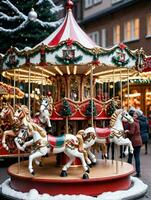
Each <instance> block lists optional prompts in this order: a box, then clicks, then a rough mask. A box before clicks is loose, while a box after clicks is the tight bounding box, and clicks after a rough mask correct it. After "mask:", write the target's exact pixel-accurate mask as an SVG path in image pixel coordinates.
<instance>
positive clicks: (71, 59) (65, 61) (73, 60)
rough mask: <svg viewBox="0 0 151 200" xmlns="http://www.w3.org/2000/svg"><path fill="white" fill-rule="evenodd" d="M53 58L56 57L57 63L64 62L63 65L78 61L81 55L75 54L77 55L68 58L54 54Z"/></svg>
mask: <svg viewBox="0 0 151 200" xmlns="http://www.w3.org/2000/svg"><path fill="white" fill-rule="evenodd" d="M55 58H56V59H57V61H58V62H59V63H61V64H65V65H69V64H75V63H78V62H79V61H81V60H82V58H83V56H77V57H74V58H69V59H68V58H63V57H60V56H58V55H56V56H55Z"/></svg>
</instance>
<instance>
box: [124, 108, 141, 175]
mask: <svg viewBox="0 0 151 200" xmlns="http://www.w3.org/2000/svg"><path fill="white" fill-rule="evenodd" d="M129 114H130V115H131V116H132V117H133V119H134V123H133V124H129V127H128V130H129V131H128V133H127V137H128V138H129V139H130V140H131V142H132V145H133V147H134V154H129V157H128V163H130V164H132V159H133V155H134V158H135V168H136V175H135V176H136V177H141V167H140V151H141V146H142V138H141V134H140V126H139V120H138V114H137V113H136V112H135V111H130V112H129Z"/></svg>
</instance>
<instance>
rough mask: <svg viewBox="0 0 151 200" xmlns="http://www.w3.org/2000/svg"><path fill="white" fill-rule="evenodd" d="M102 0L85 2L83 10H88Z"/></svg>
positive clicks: (86, 0)
mask: <svg viewBox="0 0 151 200" xmlns="http://www.w3.org/2000/svg"><path fill="white" fill-rule="evenodd" d="M101 2H102V0H85V8H89V7H91V6H93V5H95V4H97V3H101Z"/></svg>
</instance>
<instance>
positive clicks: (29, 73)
mask: <svg viewBox="0 0 151 200" xmlns="http://www.w3.org/2000/svg"><path fill="white" fill-rule="evenodd" d="M30 76H31V68H30V66H29V71H28V109H29V116H30V114H31V113H30V107H31V102H30V100H31V98H30V92H31V85H30V82H31V79H30Z"/></svg>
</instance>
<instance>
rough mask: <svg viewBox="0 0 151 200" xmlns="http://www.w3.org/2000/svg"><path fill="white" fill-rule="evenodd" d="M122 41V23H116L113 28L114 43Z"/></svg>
mask: <svg viewBox="0 0 151 200" xmlns="http://www.w3.org/2000/svg"><path fill="white" fill-rule="evenodd" d="M119 43H120V25H116V26H114V28H113V44H119Z"/></svg>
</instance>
